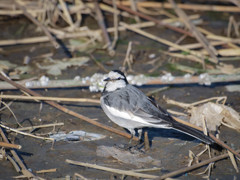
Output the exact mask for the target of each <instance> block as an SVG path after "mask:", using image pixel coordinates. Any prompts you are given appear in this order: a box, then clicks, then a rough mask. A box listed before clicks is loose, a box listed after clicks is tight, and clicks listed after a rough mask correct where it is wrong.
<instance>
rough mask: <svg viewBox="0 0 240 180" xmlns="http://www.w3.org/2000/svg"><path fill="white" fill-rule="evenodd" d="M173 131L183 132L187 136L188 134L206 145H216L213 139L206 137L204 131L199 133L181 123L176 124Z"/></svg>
mask: <svg viewBox="0 0 240 180" xmlns="http://www.w3.org/2000/svg"><path fill="white" fill-rule="evenodd" d="M173 129H175V130H177V131H180V132H183V133H185V134H188V135H190V136H192V137H195V138H196V139H199V140H200V141H202V142H204V143H206V144H209V145H210V144H213V143H215V141H214V140H213V139H212V138H210V137H209V136H206V135H205V134H204V133H203V132H202V131H199V130H197V129H195V128H192V127H190V126H186V125H184V124H180V123H174V124H173Z"/></svg>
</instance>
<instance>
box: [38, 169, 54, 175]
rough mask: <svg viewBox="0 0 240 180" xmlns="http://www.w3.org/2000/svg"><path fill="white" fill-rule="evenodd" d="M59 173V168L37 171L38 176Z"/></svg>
mask: <svg viewBox="0 0 240 180" xmlns="http://www.w3.org/2000/svg"><path fill="white" fill-rule="evenodd" d="M56 171H57V168H54V169H43V170H39V171H36V173H37V174H42V173H50V172H56Z"/></svg>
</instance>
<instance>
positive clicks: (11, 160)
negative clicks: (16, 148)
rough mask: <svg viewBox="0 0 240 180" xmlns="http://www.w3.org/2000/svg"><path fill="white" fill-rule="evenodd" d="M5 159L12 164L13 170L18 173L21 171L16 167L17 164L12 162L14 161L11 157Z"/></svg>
mask: <svg viewBox="0 0 240 180" xmlns="http://www.w3.org/2000/svg"><path fill="white" fill-rule="evenodd" d="M7 159H8V160H9V161H10V162H11V163H12V165H13V167H14V168H15V170H16V171H17V172H20V171H21V169H20V167H19V166H18V164H17V163H16V161H14V159H13V158H12V157H11V156H9V155H7Z"/></svg>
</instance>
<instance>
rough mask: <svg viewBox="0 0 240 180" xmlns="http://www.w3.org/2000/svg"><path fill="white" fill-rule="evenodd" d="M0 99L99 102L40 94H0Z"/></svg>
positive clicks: (98, 102)
mask: <svg viewBox="0 0 240 180" xmlns="http://www.w3.org/2000/svg"><path fill="white" fill-rule="evenodd" d="M0 98H1V99H14V100H44V101H59V102H62V101H65V102H88V103H96V104H100V100H98V99H87V98H62V97H42V96H20V95H19V96H18V95H0Z"/></svg>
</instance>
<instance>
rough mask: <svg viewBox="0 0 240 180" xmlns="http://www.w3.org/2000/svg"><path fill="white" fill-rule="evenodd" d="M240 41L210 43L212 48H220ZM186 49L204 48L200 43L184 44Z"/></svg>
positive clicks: (174, 49) (173, 49)
mask: <svg viewBox="0 0 240 180" xmlns="http://www.w3.org/2000/svg"><path fill="white" fill-rule="evenodd" d="M239 42H240V40H239V39H229V41H213V42H209V43H210V44H211V45H212V46H220V45H224V44H227V43H239ZM181 46H182V47H184V48H187V49H197V48H202V44H200V43H192V44H183V45H181ZM177 50H178V49H176V48H175V47H170V48H169V51H177Z"/></svg>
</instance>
